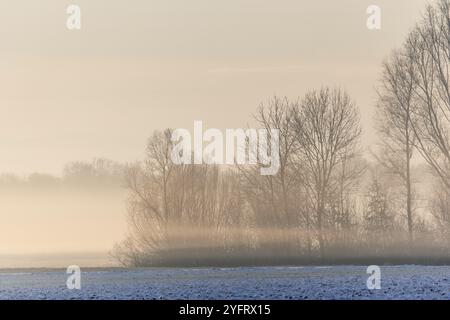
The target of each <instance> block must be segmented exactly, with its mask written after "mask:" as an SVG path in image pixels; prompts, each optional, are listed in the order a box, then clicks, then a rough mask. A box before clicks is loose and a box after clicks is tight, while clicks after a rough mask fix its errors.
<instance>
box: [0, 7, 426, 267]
mask: <svg viewBox="0 0 450 320" xmlns="http://www.w3.org/2000/svg"><path fill="white" fill-rule="evenodd" d="M70 4H76V5H78V6H79V7H80V8H81V30H72V31H70V30H68V29H67V28H66V20H67V18H68V15H67V13H66V8H67V7H68V6H69V5H70ZM369 5H378V6H380V8H381V30H376V31H374V30H369V29H368V28H367V27H366V20H367V18H368V15H367V13H366V9H367V7H368V6H369ZM424 8H425V1H424V0H369V1H368V0H340V1H332V0H315V1H310V0H308V1H306V0H280V1H266V0H226V1H215V0H190V1H186V0H133V1H125V0H89V1H88V0H73V1H71V2H68V1H62V0H40V1H29V0H14V1H12V0H10V1H7V0H0V39H1V41H0V150H1V151H0V172H9V173H15V174H19V175H25V174H29V173H33V172H42V173H50V174H56V175H58V174H60V173H61V171H62V169H63V167H64V165H65V164H66V163H67V162H70V161H90V160H92V159H93V158H100V157H102V158H109V159H112V160H116V161H120V162H132V161H135V160H139V159H142V158H143V157H144V151H145V143H146V139H147V138H148V137H149V136H150V135H151V134H152V132H153V131H154V130H155V129H164V128H167V127H171V128H186V129H192V127H193V122H194V121H195V120H202V121H203V125H204V129H206V128H219V129H225V128H240V127H247V125H251V117H250V115H251V114H252V113H254V112H255V111H256V109H257V107H258V106H259V104H260V103H262V102H265V101H267V100H268V99H269V98H270V97H272V96H273V95H279V96H287V97H289V98H291V99H297V98H298V97H301V96H303V95H304V94H305V93H306V92H307V91H309V90H311V89H314V88H320V87H321V86H324V85H328V86H339V87H341V88H343V89H345V90H347V91H348V93H349V94H350V95H351V97H352V98H353V99H354V100H355V102H356V103H357V105H358V106H359V108H360V110H361V121H362V127H363V141H362V143H363V146H364V147H366V148H368V147H369V146H370V145H372V144H373V143H374V142H375V141H376V140H375V139H376V138H375V135H374V130H373V114H374V105H375V101H376V95H375V87H376V85H377V80H378V79H379V77H380V72H381V63H382V61H383V59H385V58H386V57H387V56H388V54H389V53H390V52H391V51H392V50H393V49H395V48H397V47H399V46H400V45H401V43H402V41H403V40H404V39H405V36H406V35H407V33H408V31H409V30H410V29H411V28H412V26H413V25H414V23H415V22H416V21H417V20H418V19H419V17H420V12H421V11H423V10H424ZM125 200H126V194H125V193H124V192H123V191H120V190H116V191H114V192H111V193H101V194H92V193H91V192H90V191H85V192H83V191H80V192H78V193H76V194H75V193H74V194H67V193H61V194H58V195H56V196H55V194H48V193H45V192H44V191H43V192H38V193H32V194H27V193H15V192H14V191H9V192H1V193H0V254H15V253H32V252H47V253H49V252H69V251H70V252H75V251H79V250H84V251H107V250H109V249H111V248H112V246H113V244H114V243H115V242H117V241H120V240H121V237H122V235H123V234H124V232H125V230H126V221H125V211H126V208H125V207H126V202H125ZM0 262H1V261H0Z"/></svg>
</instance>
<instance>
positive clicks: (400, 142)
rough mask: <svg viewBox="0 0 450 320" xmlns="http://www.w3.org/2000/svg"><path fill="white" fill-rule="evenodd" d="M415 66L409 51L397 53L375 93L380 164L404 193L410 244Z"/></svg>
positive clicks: (388, 62)
mask: <svg viewBox="0 0 450 320" xmlns="http://www.w3.org/2000/svg"><path fill="white" fill-rule="evenodd" d="M415 89H416V87H415V81H414V66H413V60H412V59H411V56H410V55H409V54H408V52H406V53H405V52H402V51H397V52H394V53H393V54H392V56H391V57H390V58H389V59H388V60H387V61H386V62H385V63H384V64H383V73H382V79H381V85H380V87H379V90H378V104H377V107H378V114H377V115H378V119H377V120H378V126H377V127H378V132H379V133H380V137H381V140H382V142H381V145H382V148H381V150H380V151H381V155H380V156H379V157H377V158H378V160H379V162H380V163H381V164H382V165H383V166H385V167H386V169H387V170H389V171H390V173H391V174H393V175H395V176H397V177H398V178H399V179H400V180H401V181H402V184H403V186H404V190H405V193H406V206H405V207H406V217H407V225H408V234H409V242H410V244H411V243H412V241H413V187H412V178H411V158H412V156H413V150H414V144H415V142H416V139H415V135H414V130H413V128H412V121H413V113H414V107H415V99H414V90H415Z"/></svg>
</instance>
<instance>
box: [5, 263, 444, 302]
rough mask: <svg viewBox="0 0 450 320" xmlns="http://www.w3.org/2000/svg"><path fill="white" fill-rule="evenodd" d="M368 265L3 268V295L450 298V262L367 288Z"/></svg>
mask: <svg viewBox="0 0 450 320" xmlns="http://www.w3.org/2000/svg"><path fill="white" fill-rule="evenodd" d="M366 269H367V267H364V266H333V267H327V268H323V267H255V268H248V267H243V268H204V269H201V268H200V269H199V268H197V269H172V268H154V269H82V274H81V285H82V288H81V290H69V289H67V287H66V280H67V277H68V275H67V274H66V273H65V270H33V269H29V270H26V271H23V270H21V271H17V270H3V271H2V270H0V299H270V300H272V299H296V300H298V299H300V300H303V299H450V290H449V289H450V266H381V289H380V290H368V289H367V286H366V281H367V278H368V277H369V275H368V274H367V273H366Z"/></svg>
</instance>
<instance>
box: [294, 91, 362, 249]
mask: <svg viewBox="0 0 450 320" xmlns="http://www.w3.org/2000/svg"><path fill="white" fill-rule="evenodd" d="M293 112H294V130H295V133H296V139H297V143H298V153H297V162H298V167H297V168H298V171H297V173H298V175H299V177H300V178H301V179H302V181H303V183H304V184H305V186H306V191H307V192H308V194H309V198H310V201H311V203H312V207H313V208H314V213H315V223H316V229H317V237H318V242H319V250H320V255H321V257H324V256H325V246H326V244H325V235H324V228H325V227H326V226H325V214H326V212H325V211H326V209H327V208H326V205H327V203H329V201H328V200H329V197H330V195H331V190H332V184H333V180H334V179H336V176H337V173H338V168H339V166H340V165H342V164H343V163H344V162H345V160H346V159H348V158H349V157H351V156H353V155H354V154H355V152H356V147H357V144H358V141H359V137H360V134H361V129H360V127H359V112H358V109H357V107H356V106H355V104H354V103H353V102H352V101H351V99H350V96H349V95H348V94H347V93H345V92H344V91H342V90H341V89H329V88H322V89H321V90H319V91H311V92H309V93H307V94H306V96H305V97H304V98H303V100H302V101H301V103H300V106H299V107H297V108H295V109H294V110H293Z"/></svg>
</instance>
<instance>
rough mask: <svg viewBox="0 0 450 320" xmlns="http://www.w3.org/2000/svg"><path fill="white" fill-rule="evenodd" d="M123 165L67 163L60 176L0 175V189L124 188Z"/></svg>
mask: <svg viewBox="0 0 450 320" xmlns="http://www.w3.org/2000/svg"><path fill="white" fill-rule="evenodd" d="M125 167H126V166H125V165H123V164H120V163H117V162H114V161H112V160H108V159H102V158H99V159H94V160H92V161H89V162H87V161H76V162H70V163H68V164H67V165H66V166H65V167H64V169H63V172H62V175H59V176H57V175H51V174H46V173H32V174H29V175H25V176H19V175H16V174H8V173H3V174H0V188H53V187H61V186H73V187H81V188H86V187H108V186H109V187H124V174H125Z"/></svg>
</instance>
